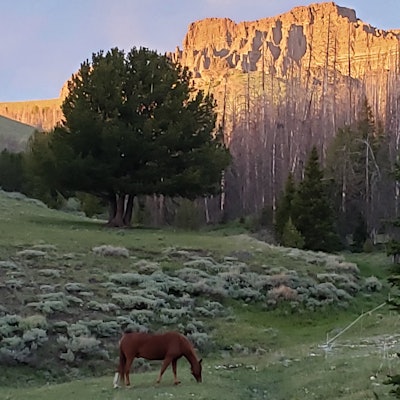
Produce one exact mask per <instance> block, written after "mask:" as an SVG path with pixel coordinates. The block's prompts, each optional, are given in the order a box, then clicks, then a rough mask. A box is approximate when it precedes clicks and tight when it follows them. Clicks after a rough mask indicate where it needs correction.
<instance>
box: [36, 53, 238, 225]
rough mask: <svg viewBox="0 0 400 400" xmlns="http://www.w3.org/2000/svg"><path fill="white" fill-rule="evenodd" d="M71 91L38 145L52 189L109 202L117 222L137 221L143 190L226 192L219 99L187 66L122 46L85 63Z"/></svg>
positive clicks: (112, 220)
mask: <svg viewBox="0 0 400 400" xmlns="http://www.w3.org/2000/svg"><path fill="white" fill-rule="evenodd" d="M68 89H69V94H68V95H67V97H66V99H65V101H64V102H63V105H62V111H63V113H64V120H63V122H62V124H61V125H59V126H57V127H56V128H55V129H54V130H53V131H52V132H50V134H49V135H48V136H47V139H43V138H40V137H36V138H35V139H33V140H32V143H31V150H32V155H33V156H34V158H36V163H35V165H36V168H37V171H38V172H39V173H40V174H41V175H43V176H45V177H46V180H47V181H48V183H49V185H50V186H51V187H52V188H54V189H56V190H59V191H68V190H71V191H81V192H86V193H90V194H94V195H96V196H99V197H102V198H105V199H107V200H108V201H109V202H110V205H111V207H110V209H111V210H112V211H111V214H110V220H109V224H110V225H113V226H122V225H129V223H130V219H131V216H132V204H133V198H134V197H135V196H136V195H142V194H164V195H169V196H183V197H187V198H195V197H197V196H206V195H209V194H213V193H216V192H217V191H218V189H219V183H220V178H221V173H222V171H223V170H224V168H225V167H226V166H227V165H228V164H229V161H230V157H229V153H228V151H227V149H226V147H225V145H224V143H223V140H222V137H221V135H220V134H219V133H218V130H217V129H216V113H215V111H214V108H215V102H214V100H213V98H212V97H211V96H210V95H208V94H205V93H204V92H202V91H195V89H194V87H193V84H192V81H191V76H190V73H189V72H188V70H187V69H183V68H181V67H179V66H178V65H175V64H174V63H173V62H172V61H171V60H170V59H169V58H168V57H166V56H162V55H159V54H158V53H156V52H155V51H151V50H148V49H145V48H140V49H136V48H133V49H132V50H131V51H130V52H129V53H128V54H125V52H124V51H121V50H119V49H117V48H114V49H111V50H110V51H108V52H106V53H104V52H102V51H101V52H98V53H96V54H93V55H92V60H91V61H88V60H87V61H85V62H84V63H82V64H81V67H80V70H79V71H78V73H77V74H76V75H74V76H72V78H71V80H70V82H69V85H68Z"/></svg>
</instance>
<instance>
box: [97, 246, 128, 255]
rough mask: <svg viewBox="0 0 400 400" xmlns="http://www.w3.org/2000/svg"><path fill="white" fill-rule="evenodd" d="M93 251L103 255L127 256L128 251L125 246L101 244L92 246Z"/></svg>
mask: <svg viewBox="0 0 400 400" xmlns="http://www.w3.org/2000/svg"><path fill="white" fill-rule="evenodd" d="M92 251H93V253H94V254H96V255H97V256H103V257H129V251H128V249H126V248H125V247H118V246H110V245H103V246H97V247H93V249H92Z"/></svg>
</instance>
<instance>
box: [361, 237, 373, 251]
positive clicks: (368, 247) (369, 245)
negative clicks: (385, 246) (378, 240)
mask: <svg viewBox="0 0 400 400" xmlns="http://www.w3.org/2000/svg"><path fill="white" fill-rule="evenodd" d="M374 249H375V248H374V243H373V241H372V240H371V239H370V238H368V239H367V240H366V241H365V242H364V245H363V251H364V253H372V252H373V251H374Z"/></svg>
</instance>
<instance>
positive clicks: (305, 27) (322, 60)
mask: <svg viewBox="0 0 400 400" xmlns="http://www.w3.org/2000/svg"><path fill="white" fill-rule="evenodd" d="M398 47H399V33H398V31H383V30H380V29H377V28H374V27H372V26H370V25H368V24H365V23H363V22H362V21H360V20H358V19H357V17H356V13H355V11H354V10H351V9H348V8H344V7H340V6H338V5H336V4H335V3H322V4H313V5H310V6H308V7H296V8H294V9H292V10H291V11H290V12H288V13H285V14H282V15H278V16H276V17H272V18H264V19H260V20H257V21H252V22H240V23H238V24H237V23H235V22H233V21H232V20H230V19H226V18H210V19H205V20H202V21H198V22H194V23H192V24H191V25H190V26H189V30H188V32H187V34H186V37H185V39H184V42H183V50H182V51H181V50H179V49H178V50H177V51H176V52H175V53H174V58H175V60H176V61H179V62H180V63H182V64H183V65H185V66H188V67H189V68H190V69H191V70H192V71H193V72H194V76H195V77H196V78H204V79H207V77H208V76H210V75H214V76H215V74H216V72H217V71H218V74H221V75H222V74H223V73H226V72H228V71H229V70H232V69H235V70H239V71H242V72H251V71H265V72H273V73H275V74H276V76H278V77H279V76H281V77H284V76H287V74H288V71H289V69H290V68H291V65H292V64H293V63H295V64H296V65H297V66H298V67H301V68H302V69H304V70H307V71H310V70H311V71H314V72H316V71H318V70H319V69H322V68H325V67H331V68H335V69H336V70H337V71H338V72H339V73H341V74H343V75H348V76H351V77H354V78H359V77H362V76H363V74H365V73H367V72H371V71H382V70H387V69H392V68H394V67H395V65H396V60H397V55H398ZM268 67H272V70H271V68H268Z"/></svg>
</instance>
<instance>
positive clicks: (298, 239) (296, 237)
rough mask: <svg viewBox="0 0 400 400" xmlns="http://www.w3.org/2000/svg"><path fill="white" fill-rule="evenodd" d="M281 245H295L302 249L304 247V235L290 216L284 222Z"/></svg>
mask: <svg viewBox="0 0 400 400" xmlns="http://www.w3.org/2000/svg"><path fill="white" fill-rule="evenodd" d="M281 240H282V245H283V246H285V247H296V248H298V249H302V248H303V247H304V243H305V241H304V237H303V236H302V235H301V233H300V232H299V231H298V230H297V228H296V227H295V226H294V224H293V222H292V218H290V217H289V220H288V221H287V222H286V224H285V226H284V228H283V232H282V239H281Z"/></svg>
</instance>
